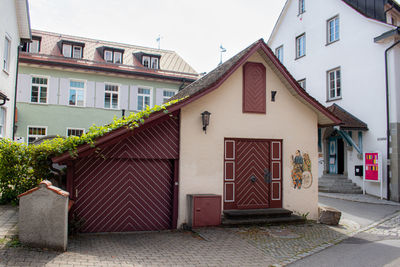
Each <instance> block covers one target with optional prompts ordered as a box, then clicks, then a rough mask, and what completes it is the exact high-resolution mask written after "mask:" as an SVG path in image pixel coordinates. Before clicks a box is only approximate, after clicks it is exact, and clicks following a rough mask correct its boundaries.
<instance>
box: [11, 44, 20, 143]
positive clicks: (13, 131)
mask: <svg viewBox="0 0 400 267" xmlns="http://www.w3.org/2000/svg"><path fill="white" fill-rule="evenodd" d="M21 48H22V46H21V44H19V45H18V52H17V67H16V71H15V95H14V107H13V108H14V113H13V114H14V116H13V127H12V140H14V137H15V127H16V126H15V109H16V107H17V85H18V64H19V63H18V62H19V51H20V50H21Z"/></svg>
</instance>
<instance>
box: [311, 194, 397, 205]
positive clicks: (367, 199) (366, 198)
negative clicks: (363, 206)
mask: <svg viewBox="0 0 400 267" xmlns="http://www.w3.org/2000/svg"><path fill="white" fill-rule="evenodd" d="M318 195H319V196H323V197H330V198H337V199H343V200H350V201H356V202H363V203H370V204H383V205H393V206H400V203H398V202H394V201H388V200H385V199H380V198H378V197H375V196H371V195H363V194H339V193H324V192H319V193H318Z"/></svg>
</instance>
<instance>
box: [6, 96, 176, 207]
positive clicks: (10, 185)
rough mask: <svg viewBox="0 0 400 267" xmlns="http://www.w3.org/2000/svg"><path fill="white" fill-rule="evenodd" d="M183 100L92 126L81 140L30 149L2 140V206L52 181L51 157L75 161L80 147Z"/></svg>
mask: <svg viewBox="0 0 400 267" xmlns="http://www.w3.org/2000/svg"><path fill="white" fill-rule="evenodd" d="M182 99H183V98H182ZM182 99H178V100H172V101H170V102H168V103H165V104H163V105H160V106H158V105H156V106H155V107H153V108H149V107H147V108H146V109H145V110H142V111H140V112H138V113H130V114H129V115H128V116H126V117H122V118H117V117H114V119H113V121H112V122H111V123H110V124H108V125H104V126H96V125H93V126H91V127H90V128H89V130H88V132H87V133H85V134H83V135H82V136H81V137H77V136H70V137H68V138H62V137H60V136H58V137H56V138H54V139H51V140H46V141H44V142H43V143H41V144H39V145H29V146H28V145H26V144H19V143H16V142H14V141H12V140H9V139H0V204H5V203H13V204H17V203H18V199H17V196H18V195H19V194H21V193H24V192H25V191H27V190H29V189H31V188H33V187H35V186H37V185H38V184H39V183H40V181H42V180H44V179H49V178H51V177H52V176H53V175H52V173H51V171H50V169H49V162H50V159H51V158H52V157H54V156H58V155H61V154H63V153H65V152H69V153H70V154H71V156H73V157H76V156H77V151H76V149H77V147H78V146H80V145H83V144H89V145H91V146H92V147H95V146H96V139H97V138H99V137H101V136H104V135H105V134H107V133H109V132H111V131H113V130H115V129H118V128H121V127H127V128H130V129H132V130H134V129H135V128H137V127H139V126H140V125H141V124H143V123H144V122H145V119H146V118H148V117H149V116H150V115H151V114H152V113H155V112H159V111H163V112H164V113H168V110H167V107H168V106H170V105H173V104H175V103H177V102H179V101H181V100H182Z"/></svg>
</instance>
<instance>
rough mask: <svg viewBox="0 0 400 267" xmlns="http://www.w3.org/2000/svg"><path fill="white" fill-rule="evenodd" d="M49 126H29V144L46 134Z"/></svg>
mask: <svg viewBox="0 0 400 267" xmlns="http://www.w3.org/2000/svg"><path fill="white" fill-rule="evenodd" d="M46 133H47V127H38V126H28V144H32V143H33V142H34V141H35V140H36V139H38V138H40V137H44V136H46Z"/></svg>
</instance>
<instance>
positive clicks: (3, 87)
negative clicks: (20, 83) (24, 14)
mask: <svg viewBox="0 0 400 267" xmlns="http://www.w3.org/2000/svg"><path fill="white" fill-rule="evenodd" d="M6 35H7V36H8V37H9V38H10V39H11V51H10V65H9V71H8V72H7V73H6V72H5V71H3V60H4V40H5V36H6ZM19 43H20V37H19V32H18V24H17V16H16V11H15V2H14V0H1V8H0V91H1V92H2V93H4V94H5V95H7V97H8V98H9V99H10V101H7V103H6V104H5V105H3V106H1V107H2V108H5V111H6V119H5V134H4V136H5V137H8V138H12V125H13V119H14V95H15V75H16V67H17V66H16V64H17V56H18V45H19Z"/></svg>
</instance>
